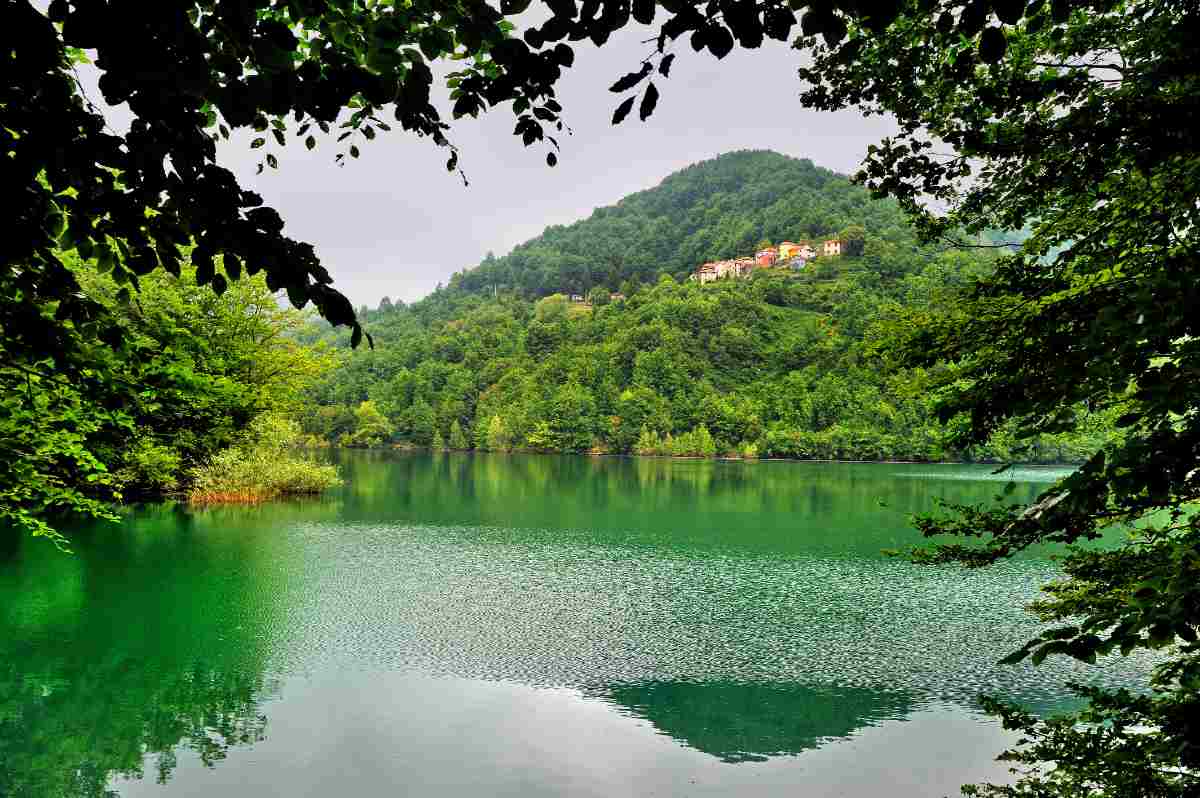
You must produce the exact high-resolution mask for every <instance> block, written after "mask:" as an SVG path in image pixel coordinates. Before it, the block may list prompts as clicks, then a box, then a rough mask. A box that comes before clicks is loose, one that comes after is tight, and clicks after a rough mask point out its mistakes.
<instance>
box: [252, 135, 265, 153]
mask: <svg viewBox="0 0 1200 798" xmlns="http://www.w3.org/2000/svg"><path fill="white" fill-rule="evenodd" d="M266 143H267V140H266V139H264V138H263V137H262V136H259V137H258V138H256V139H255V140H254V141H252V142H250V149H252V150H257V149H258V148H259V147H261V146H262V145H264V144H266Z"/></svg>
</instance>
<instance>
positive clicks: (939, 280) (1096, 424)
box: [303, 152, 1112, 462]
mask: <svg viewBox="0 0 1200 798" xmlns="http://www.w3.org/2000/svg"><path fill="white" fill-rule="evenodd" d="M650 209H654V213H655V215H648V214H650V213H651V210H650ZM726 214H730V216H727V215H726ZM814 216H815V217H816V218H818V219H819V220H820V221H812V220H811V219H812V218H813V217H814ZM856 221H861V222H865V224H861V225H858V226H857V227H858V230H859V231H861V232H860V233H859V235H860V236H861V239H862V242H863V249H862V252H863V254H862V256H861V257H848V256H843V257H833V258H818V259H816V260H815V261H814V262H813V263H812V264H811V265H810V267H809V268H808V269H807V270H806V271H804V272H801V273H793V272H791V271H789V270H787V269H765V270H760V271H758V272H755V273H754V274H753V275H752V277H751V278H750V279H743V280H721V281H717V282H715V283H710V284H707V285H703V286H702V285H700V284H698V283H697V282H694V281H686V280H684V281H677V280H676V279H675V278H674V276H673V275H675V274H678V275H680V276H682V275H685V274H687V273H688V272H690V271H691V268H692V267H694V266H695V265H696V264H695V262H692V261H687V260H683V259H681V258H679V257H676V256H670V257H665V259H664V262H663V263H662V264H660V266H661V268H660V271H658V272H650V271H649V270H650V269H652V268H653V267H654V265H655V264H654V263H653V262H645V263H642V264H641V265H638V266H636V268H634V269H633V270H632V271H629V270H615V271H612V272H610V273H608V274H607V275H606V274H605V273H602V272H597V273H592V272H582V271H579V270H578V269H577V268H576V266H577V265H578V263H580V262H582V258H581V257H578V256H573V255H571V254H570V253H571V252H573V251H577V252H590V253H592V262H595V263H604V262H608V261H610V260H621V259H622V258H624V256H623V255H621V254H620V253H622V252H631V251H636V247H633V248H630V246H629V244H628V242H629V241H630V240H637V239H638V234H637V232H636V231H637V230H638V229H641V230H643V231H649V232H645V233H644V235H645V236H651V235H655V234H661V235H663V236H665V237H666V239H665V242H666V243H664V244H663V246H664V247H665V246H666V244H668V243H670V242H675V243H676V244H677V245H678V246H680V247H684V248H687V247H689V246H691V244H689V242H697V241H713V240H717V239H718V238H719V237H720V236H719V235H718V234H717V233H716V232H714V231H719V230H724V229H737V230H741V231H743V232H742V233H740V234H739V235H740V236H741V237H740V238H737V239H729V241H728V243H727V244H721V245H714V246H716V247H717V248H716V249H705V248H699V249H697V250H696V252H695V255H694V257H695V258H698V259H705V258H710V257H718V256H722V255H727V254H730V253H731V252H735V251H737V248H739V247H743V246H753V242H755V241H757V240H758V239H759V238H760V237H762V236H763V235H764V232H767V233H769V234H770V235H771V236H773V237H775V238H786V237H787V233H788V231H789V230H803V231H814V230H842V229H846V228H849V227H851V226H854V225H855V224H856ZM706 225H707V226H706ZM655 231H657V232H655ZM668 231H673V232H668ZM794 237H800V236H794ZM552 242H554V243H553V245H552ZM746 242H749V243H748V244H747V243H746ZM725 246H728V248H729V249H728V250H726V249H722V248H721V247H725ZM656 251H661V248H660V249H659V250H656ZM533 253H539V254H537V255H536V259H537V260H538V261H539V262H540V263H541V265H540V266H539V267H537V268H536V269H534V268H533V267H532V266H530V262H531V261H530V259H531V258H534V257H535V255H534V254H533ZM991 261H992V258H991V257H990V256H988V255H968V254H963V253H961V252H954V251H950V250H947V249H945V248H941V247H922V246H920V245H918V244H917V242H916V240H915V238H914V236H913V233H912V231H911V229H910V228H909V227H908V226H907V225H906V222H905V219H904V216H903V215H902V214H901V213H900V211H899V210H898V209H897V208H896V207H895V206H894V205H891V204H888V203H884V202H876V201H871V200H870V199H869V197H868V196H867V194H866V192H864V191H863V190H862V189H859V188H855V187H854V186H851V185H850V184H849V182H848V181H847V180H846V179H845V178H842V177H839V176H837V175H834V174H833V173H831V172H828V171H826V170H823V169H817V168H816V167H814V166H813V165H812V164H811V163H810V162H808V161H803V160H796V159H793V158H787V157H785V156H782V155H778V154H775V153H770V152H738V153H731V154H729V155H725V156H722V157H720V158H716V159H714V160H711V161H707V162H704V163H701V164H696V165H694V166H691V167H689V168H687V169H685V170H683V171H682V172H680V173H678V174H675V175H672V176H671V177H668V178H667V179H666V180H664V181H663V182H662V184H661V185H659V186H658V187H656V188H653V189H651V190H649V191H645V192H642V193H640V194H637V195H634V196H633V197H630V198H628V199H626V200H623V201H621V202H620V203H618V204H617V205H616V206H614V207H613V208H607V209H601V210H598V211H596V212H595V213H594V214H593V215H592V216H591V218H589V219H587V220H585V221H582V222H579V223H577V224H574V225H571V226H570V227H566V228H552V229H551V230H548V231H547V232H546V233H545V234H543V235H542V236H540V237H539V238H537V239H535V240H534V241H532V242H530V243H528V244H525V245H522V246H520V247H518V248H517V249H516V250H515V251H514V252H513V254H511V255H508V256H506V257H503V258H489V259H488V260H486V261H484V263H483V264H481V265H480V266H479V267H478V268H477V269H473V270H469V271H466V272H463V273H460V274H458V275H456V276H455V278H454V280H452V281H451V284H450V286H449V287H447V288H445V289H443V290H441V291H439V292H437V293H435V294H433V295H432V296H430V297H429V298H427V299H425V300H422V301H420V302H417V303H414V304H412V305H404V306H401V305H393V304H392V303H390V302H389V303H388V304H387V305H386V306H383V305H381V307H380V308H379V309H378V310H375V311H367V312H366V313H365V314H363V323H364V324H365V326H366V329H368V330H369V331H371V333H372V334H373V335H374V337H375V340H376V342H377V346H376V348H375V349H374V350H373V351H359V352H356V353H355V354H354V355H353V356H351V357H349V358H347V359H346V360H345V361H343V363H342V364H341V366H340V367H339V368H337V369H336V370H334V371H332V372H330V373H329V374H328V375H327V376H326V377H325V378H324V379H322V380H321V381H320V382H318V383H317V384H316V385H315V387H314V389H313V391H312V394H311V396H312V400H313V402H312V404H311V406H309V407H308V409H307V410H306V411H305V413H306V414H305V416H304V419H303V423H304V427H305V432H307V433H309V434H311V435H313V436H316V437H318V438H320V439H323V440H325V441H327V442H329V443H338V444H342V445H351V446H358V445H376V446H377V445H385V444H386V445H402V446H416V447H431V446H432V447H433V448H436V449H441V448H445V447H447V446H448V447H449V448H451V449H465V448H469V446H468V445H467V444H468V441H470V442H471V443H473V445H474V447H475V448H477V449H482V450H491V451H513V450H532V451H547V452H611V453H633V454H643V455H676V456H692V457H714V456H728V457H756V456H766V457H793V458H805V459H812V458H816V459H872V460H877V459H912V460H945V459H968V460H1012V459H1019V460H1026V461H1032V462H1062V461H1069V460H1075V461H1078V460H1082V459H1083V458H1085V457H1087V456H1088V455H1089V454H1090V453H1091V452H1092V451H1094V449H1095V448H1096V447H1097V446H1099V445H1100V444H1101V443H1103V442H1104V440H1105V439H1106V437H1108V436H1109V435H1110V434H1111V433H1112V425H1111V420H1112V419H1111V416H1109V415H1106V414H1102V413H1101V414H1096V413H1088V412H1086V411H1084V410H1082V409H1081V410H1080V411H1079V414H1080V416H1081V418H1083V419H1084V420H1085V423H1086V428H1085V429H1083V430H1081V431H1077V432H1076V433H1074V434H1071V435H1051V434H1046V435H1041V436H1039V437H1036V438H1033V439H1018V438H1017V437H1016V436H1015V434H1014V430H1013V429H1012V428H1010V427H1006V428H1003V429H1001V430H998V431H997V432H996V434H994V435H993V436H992V437H991V439H989V440H988V441H986V442H982V443H979V444H975V445H972V446H969V447H963V448H955V447H953V446H951V445H950V444H949V443H948V442H947V431H946V430H945V429H943V428H942V426H941V425H940V424H939V422H938V420H937V417H936V413H935V412H934V409H933V398H934V397H933V396H932V395H931V393H930V387H929V386H930V385H931V384H932V382H933V380H934V372H937V371H938V370H939V369H944V367H943V366H938V365H933V366H931V367H930V368H929V369H925V368H920V369H908V370H901V369H897V368H887V367H884V366H885V364H884V363H883V362H882V361H881V360H880V359H879V358H878V357H877V356H876V355H875V350H877V349H878V348H879V347H880V346H881V345H883V344H884V343H886V341H885V339H886V338H887V337H890V336H891V335H893V331H892V330H891V326H892V325H893V324H894V322H895V320H896V319H897V318H900V317H901V316H902V314H906V313H914V312H921V313H927V314H928V313H937V312H940V309H941V308H942V306H943V305H944V304H945V303H946V302H947V301H949V298H950V297H951V296H953V295H954V292H955V291H956V290H958V289H959V288H961V287H962V286H965V285H968V284H970V283H971V282H972V281H974V280H975V279H977V278H978V277H980V276H982V275H984V274H986V273H988V272H989V271H990V269H991ZM622 262H624V263H632V262H633V261H632V260H631V259H625V260H622ZM689 263H690V264H691V265H690V266H688V264H689ZM510 273H511V274H516V275H523V274H527V273H531V274H535V278H536V279H534V280H532V282H531V283H530V285H535V286H537V287H536V288H528V289H521V288H512V287H511V286H510V285H509V284H508V283H505V284H504V289H503V291H499V290H498V288H499V286H498V285H497V284H496V283H494V282H492V279H493V278H497V277H498V276H499V275H503V274H510ZM642 278H645V279H646V280H648V282H640V280H641V279H642ZM581 281H582V282H581ZM592 281H594V282H592ZM609 281H620V282H619V284H618V285H614V283H613V282H609ZM515 282H517V283H520V282H521V280H520V279H517V280H515ZM616 287H622V288H623V291H622V293H624V294H626V295H627V297H628V298H627V299H625V300H622V301H612V302H600V303H595V302H593V303H591V304H582V303H577V302H571V301H570V300H569V299H568V298H567V296H566V295H565V294H564V293H556V291H564V292H572V293H579V294H583V293H588V294H589V295H591V296H597V297H598V296H601V295H603V296H606V297H607V295H608V293H609V289H612V288H616ZM526 290H528V291H529V293H528V294H527V293H525V291H526ZM543 293H549V295H548V296H541V298H540V299H539V298H537V297H538V296H539V294H543ZM309 335H310V336H319V335H321V332H320V330H318V329H317V328H313V329H312V330H311V332H310V333H309ZM324 335H326V336H328V337H329V338H330V340H331V341H336V340H337V339H336V338H335V337H333V335H332V331H326V332H325V333H324ZM952 429H953V428H952Z"/></svg>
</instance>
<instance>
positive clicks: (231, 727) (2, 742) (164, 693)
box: [0, 453, 1145, 798]
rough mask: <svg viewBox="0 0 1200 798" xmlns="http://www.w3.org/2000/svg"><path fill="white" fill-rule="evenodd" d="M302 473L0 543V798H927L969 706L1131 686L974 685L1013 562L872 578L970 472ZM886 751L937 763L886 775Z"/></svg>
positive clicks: (679, 464) (1006, 596)
mask: <svg viewBox="0 0 1200 798" xmlns="http://www.w3.org/2000/svg"><path fill="white" fill-rule="evenodd" d="M335 456H336V457H338V458H339V459H340V460H341V461H342V465H343V467H344V469H345V472H346V476H347V478H348V479H347V485H346V487H345V488H343V489H341V490H340V491H339V492H337V493H336V494H334V495H331V496H330V497H328V498H325V499H321V500H317V501H310V502H301V503H283V504H270V505H262V506H258V507H253V508H216V509H207V510H201V511H191V510H188V509H186V508H181V507H172V506H157V507H147V508H142V509H140V510H137V511H134V512H131V513H130V514H129V516H128V518H127V520H126V521H125V522H124V523H123V524H122V525H121V526H120V527H119V528H117V527H98V528H93V529H85V530H79V531H78V532H77V533H76V536H75V540H76V541H77V550H78V553H77V554H76V555H74V556H70V557H66V556H63V555H60V554H58V553H57V552H55V551H53V550H52V549H51V548H50V547H49V546H46V545H44V544H41V543H39V542H36V541H25V540H14V539H12V538H7V539H6V543H5V545H6V547H7V548H6V549H5V552H4V553H3V554H0V557H2V558H3V559H0V795H3V796H6V797H7V796H12V797H13V798H16V797H18V796H20V797H21V798H25V796H43V795H65V796H85V795H86V796H92V795H104V794H105V792H104V791H105V789H112V790H116V791H117V793H118V794H120V795H128V796H132V795H137V794H141V793H140V791H141V790H144V789H148V787H147V785H149V787H153V788H154V789H156V790H158V791H159V792H156V793H155V794H156V795H158V794H165V793H163V792H162V791H163V790H166V791H168V792H169V794H171V795H175V794H179V795H193V794H194V795H206V794H213V792H216V791H223V792H225V793H227V794H228V795H229V796H230V798H237V797H238V796H243V795H245V796H250V795H261V794H264V791H267V792H275V793H278V794H283V793H285V792H287V793H288V794H312V795H317V794H322V793H321V792H320V791H319V790H320V789H329V790H332V789H349V790H350V792H351V793H352V794H362V795H371V794H381V795H384V794H388V795H390V794H394V789H393V787H394V785H395V784H396V783H401V782H406V783H410V784H411V783H419V784H421V785H425V786H427V787H428V790H427V791H426V792H427V794H454V793H455V792H456V791H460V792H461V793H462V794H477V793H478V792H479V791H480V790H483V789H485V787H486V786H487V785H492V786H493V787H496V789H495V790H490V789H488V790H486V791H488V792H492V793H494V794H501V793H502V792H503V790H501V789H500V786H502V785H509V786H511V788H512V790H513V794H521V795H531V794H545V795H562V794H592V793H595V794H606V793H607V794H615V793H621V794H631V793H637V792H641V791H650V786H653V787H654V789H655V790H657V791H658V793H659V794H675V793H680V792H684V791H691V792H697V791H700V792H702V790H701V789H700V786H699V785H701V784H708V785H710V786H711V787H712V789H714V790H717V789H718V788H720V789H723V790H725V791H726V792H728V791H739V792H745V791H747V790H749V791H750V792H753V791H754V790H758V791H760V792H761V793H762V794H774V793H773V791H776V792H777V791H778V789H781V788H782V787H783V786H786V785H789V784H795V783H798V782H797V779H800V778H801V775H800V773H801V771H800V770H795V768H796V767H799V766H798V765H796V764H795V763H798V762H801V761H803V762H804V763H805V765H804V767H803V768H801V770H802V771H803V773H807V774H809V775H807V776H804V778H807V779H810V782H808V783H809V786H810V787H811V788H812V789H813V790H814V791H815V793H814V794H821V789H822V787H821V784H823V783H824V782H820V781H819V779H820V778H824V777H818V776H815V775H813V774H817V773H820V772H823V771H821V767H822V766H820V765H819V763H821V762H825V763H827V765H828V768H829V773H830V774H832V775H830V778H842V777H844V776H845V775H846V774H845V773H844V772H842V771H839V770H838V767H840V766H838V765H836V762H837V761H838V757H839V756H842V755H843V754H840V753H839V752H844V751H851V750H853V751H859V752H860V753H861V752H862V751H865V750H867V749H865V748H862V746H868V747H869V746H875V748H871V749H870V750H871V753H870V756H872V757H874V758H875V759H876V761H878V762H884V761H894V762H895V763H897V766H900V767H905V768H919V767H923V766H926V765H928V767H930V768H933V769H931V770H930V771H929V774H927V775H928V779H934V778H935V777H936V778H944V779H945V780H946V782H947V784H952V783H956V782H957V781H963V780H969V779H972V778H976V777H977V776H978V775H979V774H980V769H979V768H980V767H983V765H982V764H981V763H986V761H987V759H988V756H987V754H986V753H984V754H981V753H980V751H975V750H973V749H968V748H964V747H963V746H966V745H968V743H967V741H969V740H972V739H975V738H974V737H972V736H971V735H972V734H973V733H974V732H971V731H970V730H972V729H984V728H985V726H981V725H980V721H979V720H978V719H977V718H976V716H974V715H973V713H972V711H971V710H970V707H971V705H972V701H973V698H974V696H975V695H976V694H977V693H978V692H979V691H981V690H986V691H990V692H999V693H1001V694H1003V695H1005V696H1007V697H1009V698H1014V699H1017V700H1021V701H1023V702H1025V703H1026V704H1029V705H1031V706H1033V707H1035V708H1038V709H1040V710H1042V711H1053V710H1054V709H1055V708H1058V707H1062V706H1064V701H1065V700H1066V699H1065V694H1064V693H1063V691H1062V688H1061V683H1062V681H1063V680H1064V679H1066V678H1068V677H1075V678H1078V677H1081V676H1083V677H1094V678H1095V679H1098V680H1100V681H1102V682H1105V683H1108V684H1121V683H1125V682H1128V681H1129V680H1130V679H1131V678H1132V677H1133V675H1134V674H1136V673H1137V672H1138V671H1139V670H1140V669H1142V668H1144V666H1145V663H1143V662H1138V661H1135V662H1124V663H1120V667H1113V668H1107V669H1105V670H1103V671H1101V672H1099V673H1093V672H1092V671H1088V670H1081V669H1078V668H1075V667H1073V666H1072V665H1070V664H1069V663H1065V662H1053V661H1052V662H1048V663H1047V664H1046V665H1045V666H1043V667H1042V668H1039V669H1036V670H1033V669H1031V668H1029V667H1027V666H1021V667H1017V668H1000V667H997V666H995V665H994V662H995V660H996V659H997V658H998V657H1000V656H1002V655H1003V654H1005V653H1007V652H1008V651H1009V650H1011V649H1012V648H1013V647H1015V646H1016V645H1017V644H1019V643H1020V642H1022V641H1023V640H1024V639H1025V637H1027V636H1028V634H1029V633H1030V631H1031V630H1032V628H1033V627H1032V626H1031V621H1030V619H1029V618H1028V617H1026V616H1025V615H1024V614H1023V613H1021V612H1020V611H1019V610H1017V609H1015V607H1016V606H1017V605H1019V604H1020V603H1021V602H1022V601H1024V600H1026V599H1028V598H1030V597H1032V595H1033V594H1034V591H1035V589H1036V586H1037V584H1038V583H1039V582H1041V581H1043V580H1044V579H1045V578H1046V577H1047V576H1049V575H1051V574H1052V564H1051V563H1050V562H1049V561H1048V560H1047V559H1046V558H1045V556H1044V554H1038V553H1034V554H1032V555H1031V556H1029V557H1026V558H1024V559H1022V560H1019V561H1016V562H1012V563H1008V564H1005V565H1004V566H1002V567H1000V568H998V569H995V570H991V571H981V572H963V571H959V570H952V569H929V568H916V567H913V566H910V565H907V564H905V563H902V562H897V561H894V560H890V559H887V558H884V557H883V556H881V555H880V553H879V552H880V550H881V549H883V548H892V547H899V546H904V545H907V544H909V543H911V542H913V537H912V533H911V532H910V531H909V530H908V528H907V526H906V523H905V515H906V513H908V512H911V511H914V510H919V509H922V508H926V507H928V506H929V502H930V500H931V499H932V498H933V497H943V498H947V499H950V500H959V501H966V500H981V499H986V498H989V497H990V496H991V495H993V494H995V493H998V492H999V491H1000V489H1001V488H1002V487H1003V483H1004V481H1006V480H1007V479H1008V478H1009V475H1003V476H1000V477H992V476H989V472H988V469H986V468H967V467H938V468H937V469H931V468H930V467H929V466H897V465H838V464H796V463H762V464H744V463H713V462H698V461H667V460H629V459H618V458H604V459H589V458H567V457H503V456H467V455H445V456H437V457H429V456H399V457H397V456H382V455H377V454H367V453H339V454H336V455H335ZM1022 476H1028V477H1030V478H1034V477H1036V478H1041V479H1045V478H1048V477H1047V475H1046V474H1045V473H1044V472H1041V471H1038V472H1036V473H1034V474H1031V475H1022ZM1052 476H1053V475H1050V476H1049V478H1052ZM1036 490H1037V485H1036V484H1033V483H1023V484H1021V485H1020V486H1019V487H1018V490H1017V492H1016V498H1024V497H1027V496H1030V495H1032V494H1033V492H1034V491H1036ZM935 706H936V707H940V709H938V710H937V711H936V712H935V711H933V710H931V709H928V708H929V707H935ZM955 707H957V709H953V708H955ZM948 708H950V709H948ZM268 716H269V718H270V720H268ZM518 718H520V719H523V720H521V722H520V723H518V722H517V721H516V720H515V719H518ZM902 719H903V722H901V721H902ZM646 724H649V725H648V726H646ZM897 724H899V726H900V727H903V726H909V727H910V728H917V727H918V726H919V727H920V729H921V730H922V731H921V732H920V734H921V735H923V736H924V737H925V738H926V742H930V741H932V740H933V738H937V740H936V744H933V743H931V745H932V749H937V746H939V745H940V746H942V749H944V750H945V751H954V752H957V753H956V754H955V756H954V757H951V758H950V759H949V760H947V761H945V762H942V761H940V760H935V759H928V758H927V759H926V760H922V761H921V762H914V761H906V760H905V759H904V758H903V757H899V756H898V755H896V754H895V752H898V751H905V750H907V749H905V748H904V746H905V745H906V744H907V743H908V736H910V735H909V733H908V732H904V731H897V729H898V728H899V727H898V726H897ZM644 728H647V729H648V730H649V732H650V733H649V735H646V734H643V732H642V731H641V730H642V729H644ZM988 728H990V727H988ZM989 733H990V732H989ZM992 737H995V734H992ZM847 738H850V739H847ZM988 739H989V740H991V743H996V740H994V739H992V738H988ZM351 741H352V744H351ZM664 742H667V743H669V744H670V747H668V748H663V747H662V746H663V745H664ZM975 744H977V745H978V744H979V743H975ZM989 745H990V744H989ZM855 746H859V748H855ZM244 748H253V749H254V750H255V754H254V755H253V756H249V755H246V754H245V753H243V752H242V751H241V750H240V749H244ZM932 749H931V750H932ZM942 749H937V750H942ZM986 750H987V753H990V752H991V748H990V747H989V748H988V749H986ZM801 754H803V756H801ZM864 755H865V754H864ZM911 756H917V754H911V755H909V757H910V758H911ZM926 756H927V757H929V756H931V755H930V754H926ZM447 757H449V758H450V759H449V760H447ZM468 760H469V761H470V763H471V764H470V765H469V766H468V765H467V764H466V763H467V761H468ZM955 760H957V762H956V761H955ZM367 761H369V762H370V763H371V766H370V768H368V767H367V766H366V765H364V764H363V763H364V762H367ZM514 762H517V763H518V764H513V763H514ZM633 762H641V763H642V764H640V765H638V766H637V768H636V769H635V768H634V765H633V764H630V763H633ZM650 762H653V763H654V764H653V765H650V764H648V763H650ZM217 763H221V764H220V766H219V767H216V768H215V769H214V768H211V767H210V766H212V765H214V764H217ZM934 764H936V768H934ZM372 768H374V770H372ZM747 768H758V769H760V770H753V771H752V770H747ZM761 768H767V770H761ZM805 768H807V769H805ZM914 772H916V771H914ZM750 773H753V774H756V775H754V778H753V779H752V780H751V781H752V782H753V784H751V782H748V781H746V779H747V778H749V777H748V776H747V775H746V774H750ZM372 774H374V775H372ZM739 774H741V775H739ZM770 774H774V775H770ZM838 774H840V775H838ZM635 776H636V777H637V778H639V779H644V780H645V781H644V784H643V783H642V782H638V783H639V784H641V785H642V786H641V787H639V788H638V789H634V790H631V789H629V784H628V783H626V782H625V781H622V779H633V778H635ZM768 776H769V777H768ZM811 779H818V780H817V781H811ZM928 779H927V781H928ZM156 781H157V782H162V784H161V785H156V784H155V782H156ZM693 782H695V783H693ZM439 784H440V785H442V787H444V789H443V790H441V791H440V792H439V791H438V790H435V789H433V787H432V786H431V785H439ZM256 785H257V786H256ZM753 785H757V786H753ZM772 785H774V786H772ZM752 786H753V789H751V788H752ZM883 786H884V787H885V788H886V787H888V786H889V783H888V782H884V784H883ZM891 786H894V785H891ZM642 787H645V790H643V789H642ZM285 788H286V789H285ZM506 789H507V788H506ZM863 789H868V788H867V787H864V788H863ZM847 794H854V793H847ZM864 794H866V793H864ZM892 794H903V793H902V792H895V791H893V793H892Z"/></svg>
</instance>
